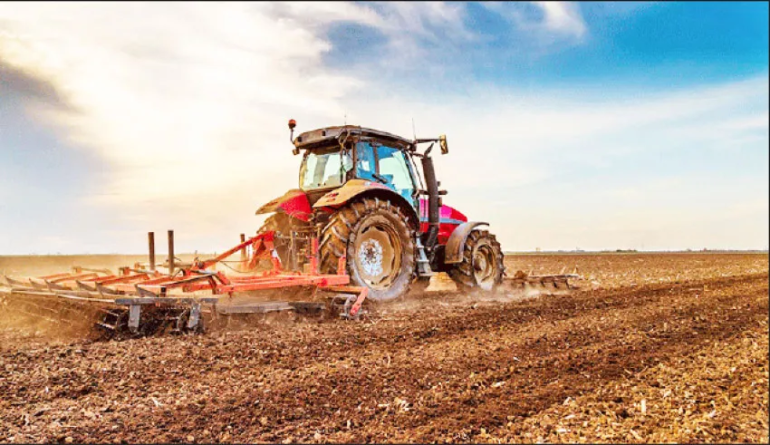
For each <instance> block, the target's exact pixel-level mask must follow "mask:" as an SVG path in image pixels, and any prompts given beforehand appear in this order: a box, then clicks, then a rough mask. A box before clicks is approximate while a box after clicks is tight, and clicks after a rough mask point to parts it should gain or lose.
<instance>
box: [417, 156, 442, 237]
mask: <svg viewBox="0 0 770 445" xmlns="http://www.w3.org/2000/svg"><path fill="white" fill-rule="evenodd" d="M431 148H433V146H432V145H431ZM429 152H430V148H429V149H428V150H426V151H425V154H424V156H423V157H422V159H421V161H422V173H423V175H424V176H425V186H426V187H427V188H428V234H427V236H426V238H425V249H426V250H427V251H432V250H433V247H434V246H435V245H436V241H437V240H438V225H439V209H438V208H439V205H438V182H437V181H436V171H435V170H434V168H433V158H431V157H430V156H429V155H428V153H429Z"/></svg>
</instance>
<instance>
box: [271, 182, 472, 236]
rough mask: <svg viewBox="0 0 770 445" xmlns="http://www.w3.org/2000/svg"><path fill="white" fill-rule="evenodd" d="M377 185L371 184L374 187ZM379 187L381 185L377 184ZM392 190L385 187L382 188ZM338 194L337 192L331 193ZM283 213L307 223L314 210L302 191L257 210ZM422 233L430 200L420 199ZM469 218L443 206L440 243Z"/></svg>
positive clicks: (439, 234) (425, 224)
mask: <svg viewBox="0 0 770 445" xmlns="http://www.w3.org/2000/svg"><path fill="white" fill-rule="evenodd" d="M375 184H376V183H371V184H369V185H370V186H374V185H375ZM376 185H377V186H379V185H380V184H376ZM381 188H385V189H388V190H390V189H389V188H387V187H385V186H381ZM331 193H336V192H331ZM322 209H324V210H327V211H328V210H332V209H330V208H326V207H323V208H322ZM276 211H281V212H284V213H286V214H288V215H290V216H293V217H295V218H297V219H299V220H301V221H305V222H307V221H308V220H309V217H310V214H311V213H312V211H313V210H312V208H311V206H310V202H309V201H308V199H307V195H305V193H304V192H303V191H301V190H298V189H294V190H289V191H288V192H286V193H285V194H284V195H283V196H281V197H279V198H276V199H274V200H272V201H270V202H268V203H267V204H265V205H264V206H262V207H260V209H259V210H257V214H260V213H271V212H276ZM419 214H420V232H421V233H426V232H427V231H428V200H427V199H420V212H419ZM467 221H468V218H467V217H466V216H465V215H463V214H462V213H461V212H460V211H458V210H457V209H454V208H452V207H449V206H447V205H442V206H441V208H440V209H439V229H438V243H439V244H441V245H444V244H446V243H447V240H448V239H449V236H450V235H451V234H452V232H454V230H455V229H456V228H457V226H459V225H460V224H462V223H464V222H467Z"/></svg>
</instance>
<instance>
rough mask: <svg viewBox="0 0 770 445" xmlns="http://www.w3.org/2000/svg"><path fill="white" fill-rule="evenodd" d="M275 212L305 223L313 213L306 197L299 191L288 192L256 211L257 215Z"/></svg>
mask: <svg viewBox="0 0 770 445" xmlns="http://www.w3.org/2000/svg"><path fill="white" fill-rule="evenodd" d="M277 211H281V212H284V213H286V214H287V215H289V216H293V217H294V218H297V219H299V220H300V221H305V222H307V221H308V220H309V219H310V214H311V213H313V209H312V208H311V207H310V201H308V199H307V195H305V192H303V191H302V190H299V189H292V190H289V191H288V192H286V193H285V194H284V195H283V196H281V197H278V198H275V199H274V200H272V201H270V202H268V203H267V204H265V205H263V206H262V207H260V208H259V210H257V214H258V215H259V214H260V213H272V212H277Z"/></svg>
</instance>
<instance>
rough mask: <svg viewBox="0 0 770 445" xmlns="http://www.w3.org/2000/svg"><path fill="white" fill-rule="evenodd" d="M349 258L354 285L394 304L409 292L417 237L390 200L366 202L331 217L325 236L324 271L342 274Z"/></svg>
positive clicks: (322, 267) (320, 253)
mask: <svg viewBox="0 0 770 445" xmlns="http://www.w3.org/2000/svg"><path fill="white" fill-rule="evenodd" d="M343 255H345V257H346V263H347V271H348V274H350V280H351V283H352V284H354V285H358V286H366V287H368V288H369V295H368V298H370V299H372V300H375V301H385V300H392V299H394V298H398V297H400V296H402V295H404V294H405V293H406V292H407V290H408V289H409V284H410V283H411V281H412V278H413V276H414V270H415V259H414V237H413V233H412V229H411V228H410V227H409V225H408V223H407V219H406V216H405V215H404V214H403V212H402V211H401V209H400V208H399V207H398V206H395V205H393V204H392V203H391V202H390V201H387V200H380V199H377V198H364V199H362V200H358V201H355V202H352V203H350V204H348V205H347V206H345V207H343V208H341V209H339V210H338V211H337V212H336V213H334V214H333V215H332V216H331V218H330V219H329V223H328V224H327V225H326V227H324V229H323V232H322V234H321V244H320V245H319V256H320V259H321V271H322V272H324V273H336V271H337V265H338V262H339V258H340V257H342V256H343Z"/></svg>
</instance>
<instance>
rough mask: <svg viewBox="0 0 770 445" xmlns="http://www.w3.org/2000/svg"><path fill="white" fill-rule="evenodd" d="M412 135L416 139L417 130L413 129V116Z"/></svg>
mask: <svg viewBox="0 0 770 445" xmlns="http://www.w3.org/2000/svg"><path fill="white" fill-rule="evenodd" d="M412 136H413V137H414V139H417V130H415V129H414V117H412Z"/></svg>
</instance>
